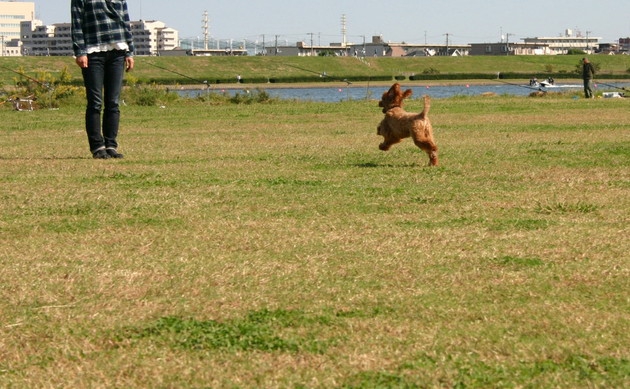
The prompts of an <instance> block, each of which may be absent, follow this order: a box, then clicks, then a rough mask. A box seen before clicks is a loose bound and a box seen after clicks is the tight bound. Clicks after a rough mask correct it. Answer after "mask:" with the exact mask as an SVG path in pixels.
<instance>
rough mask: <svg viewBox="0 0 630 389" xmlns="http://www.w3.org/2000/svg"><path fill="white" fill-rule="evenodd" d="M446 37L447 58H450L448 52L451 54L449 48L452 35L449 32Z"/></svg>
mask: <svg viewBox="0 0 630 389" xmlns="http://www.w3.org/2000/svg"><path fill="white" fill-rule="evenodd" d="M444 35H446V56H447V57H448V55H449V54H448V52H449V48H448V38H449V37H450V36H451V34H450V33H448V32H447V33H446V34H444Z"/></svg>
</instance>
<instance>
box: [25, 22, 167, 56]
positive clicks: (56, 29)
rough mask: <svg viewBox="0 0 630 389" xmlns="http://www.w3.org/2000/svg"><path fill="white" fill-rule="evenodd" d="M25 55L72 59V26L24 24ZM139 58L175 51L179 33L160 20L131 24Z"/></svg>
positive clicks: (63, 24) (62, 24)
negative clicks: (70, 57)
mask: <svg viewBox="0 0 630 389" xmlns="http://www.w3.org/2000/svg"><path fill="white" fill-rule="evenodd" d="M20 31H21V37H20V38H21V41H22V55H34V56H38V55H43V56H72V55H73V54H74V53H73V51H72V36H71V25H70V23H58V24H52V25H43V24H42V22H41V21H39V20H33V21H24V22H22V23H21V28H20ZM131 32H132V35H133V42H134V45H135V48H136V53H135V54H136V55H160V53H161V52H163V51H168V50H173V49H175V48H176V47H177V45H178V42H179V32H178V31H177V30H174V29H172V28H169V27H166V24H164V23H163V22H160V21H143V20H140V21H134V22H131Z"/></svg>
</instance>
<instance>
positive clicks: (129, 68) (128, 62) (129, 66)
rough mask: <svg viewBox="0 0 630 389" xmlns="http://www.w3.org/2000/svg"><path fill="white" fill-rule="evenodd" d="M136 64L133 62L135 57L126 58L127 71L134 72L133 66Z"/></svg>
mask: <svg viewBox="0 0 630 389" xmlns="http://www.w3.org/2000/svg"><path fill="white" fill-rule="evenodd" d="M134 64H135V61H134V60H133V57H127V58H125V70H126V71H128V72H130V71H132V70H133V66H134Z"/></svg>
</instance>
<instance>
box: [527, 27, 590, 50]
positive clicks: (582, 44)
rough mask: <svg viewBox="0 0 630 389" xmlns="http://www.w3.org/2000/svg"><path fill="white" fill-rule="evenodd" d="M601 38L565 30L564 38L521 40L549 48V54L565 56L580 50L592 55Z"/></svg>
mask: <svg viewBox="0 0 630 389" xmlns="http://www.w3.org/2000/svg"><path fill="white" fill-rule="evenodd" d="M601 39H602V38H601V37H592V36H588V34H587V36H582V34H581V33H577V34H574V33H573V31H572V30H566V31H565V34H564V36H556V37H537V38H523V41H524V42H525V43H529V44H538V45H540V44H545V45H548V46H549V54H551V55H558V54H567V53H568V52H569V51H570V50H580V51H584V52H587V53H593V52H595V51H597V50H598V49H599V41H600V40H601Z"/></svg>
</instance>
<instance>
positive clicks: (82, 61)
mask: <svg viewBox="0 0 630 389" xmlns="http://www.w3.org/2000/svg"><path fill="white" fill-rule="evenodd" d="M74 61H75V62H76V63H77V65H79V67H80V68H81V69H85V68H87V67H88V57H87V55H82V56H80V57H76V58H75V60H74Z"/></svg>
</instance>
